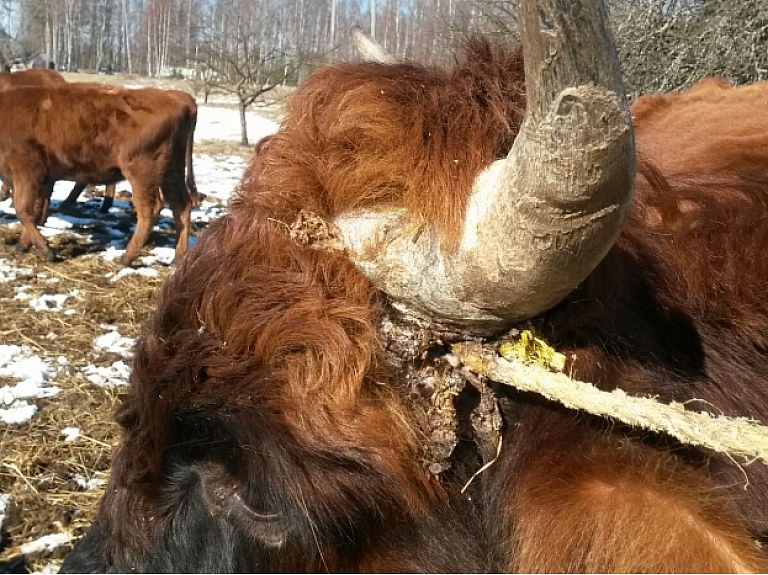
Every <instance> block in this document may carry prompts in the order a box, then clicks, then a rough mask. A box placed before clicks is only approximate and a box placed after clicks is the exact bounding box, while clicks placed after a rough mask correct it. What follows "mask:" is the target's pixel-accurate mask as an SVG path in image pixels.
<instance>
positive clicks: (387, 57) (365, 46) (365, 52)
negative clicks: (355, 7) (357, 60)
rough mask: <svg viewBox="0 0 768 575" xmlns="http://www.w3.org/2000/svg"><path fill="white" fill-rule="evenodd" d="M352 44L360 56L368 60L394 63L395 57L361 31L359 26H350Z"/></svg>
mask: <svg viewBox="0 0 768 575" xmlns="http://www.w3.org/2000/svg"><path fill="white" fill-rule="evenodd" d="M350 33H351V34H352V44H354V46H355V48H356V49H357V51H358V52H359V53H360V57H361V58H362V59H363V60H367V61H369V62H378V63H379V64H394V63H395V62H397V59H396V58H395V57H394V56H393V55H392V54H390V53H389V52H387V51H386V50H385V49H384V46H382V45H381V44H379V43H378V42H377V41H376V40H374V39H373V38H371V37H370V36H369V35H368V34H366V33H365V32H363V30H362V28H360V26H352V29H351V30H350Z"/></svg>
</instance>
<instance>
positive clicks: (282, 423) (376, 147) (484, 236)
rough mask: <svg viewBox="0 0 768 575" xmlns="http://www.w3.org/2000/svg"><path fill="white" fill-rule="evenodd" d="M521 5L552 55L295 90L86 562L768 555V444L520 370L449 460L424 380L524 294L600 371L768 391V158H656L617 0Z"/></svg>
mask: <svg viewBox="0 0 768 575" xmlns="http://www.w3.org/2000/svg"><path fill="white" fill-rule="evenodd" d="M520 10H521V18H520V19H521V21H522V22H523V34H522V36H523V44H524V50H525V62H524V64H523V61H522V60H521V59H520V57H519V55H517V54H516V53H515V52H508V51H505V50H503V49H492V48H490V47H489V46H488V45H487V44H484V43H479V44H474V45H472V46H471V47H470V49H469V50H468V53H467V57H466V59H465V60H464V61H462V62H460V63H459V64H458V65H457V67H456V68H455V69H453V70H449V71H441V70H435V69H432V68H422V67H419V66H415V65H411V64H407V63H404V64H395V65H380V64H374V63H367V64H350V65H346V66H335V67H332V68H328V69H325V70H323V71H320V72H318V73H317V74H315V75H313V76H312V77H311V78H309V79H308V80H307V81H306V82H305V83H304V84H303V86H302V87H301V88H300V89H299V90H298V91H297V92H296V94H295V95H294V97H293V98H292V100H291V102H290V105H289V109H288V113H287V115H286V118H285V121H284V122H283V124H282V126H281V129H280V131H279V132H278V133H277V134H275V135H274V136H273V137H271V138H270V139H269V140H266V141H263V142H262V143H261V144H260V145H259V147H258V149H257V152H256V154H255V156H254V158H253V160H252V162H251V164H250V166H249V169H248V172H247V174H246V175H245V177H244V179H243V182H242V185H241V189H240V193H239V196H238V198H237V199H236V200H235V201H233V203H232V205H231V210H230V213H229V214H228V215H227V216H225V217H223V218H221V219H219V220H217V221H216V222H214V223H213V224H212V225H211V226H210V227H209V228H208V229H207V230H206V232H205V234H204V236H203V238H202V239H201V240H200V242H199V243H198V244H197V246H196V247H195V248H194V249H193V250H192V251H191V252H190V253H189V254H188V256H187V257H185V258H184V260H183V261H182V262H181V265H180V267H179V268H178V269H177V271H176V272H175V273H174V274H173V275H172V276H171V277H170V278H169V279H168V282H167V283H166V285H165V287H164V289H163V292H162V296H161V299H160V302H159V304H158V311H157V313H156V315H155V318H154V320H153V322H152V323H151V324H150V325H149V326H147V329H146V331H145V333H144V335H143V336H142V338H141V339H140V341H139V343H138V346H137V350H136V355H135V360H134V371H133V373H132V385H131V388H130V390H129V394H128V397H127V398H126V400H125V402H124V403H123V404H122V406H121V407H120V409H119V413H118V420H119V422H120V424H121V425H122V426H123V429H124V437H123V440H122V443H121V445H120V447H119V448H118V450H117V451H116V453H115V456H114V459H113V469H112V474H111V479H110V484H109V486H108V488H107V491H106V495H105V498H104V500H103V503H102V505H101V509H100V512H99V516H98V518H97V520H96V522H95V523H94V525H93V527H92V529H91V531H90V532H89V533H88V534H87V535H86V537H85V538H84V540H82V541H81V542H80V543H79V544H78V545H77V546H76V548H75V549H74V551H73V552H72V553H71V554H70V556H69V557H68V558H67V559H66V560H65V563H64V565H63V570H64V571H109V570H114V571H128V570H138V571H164V570H166V571H194V570H198V569H199V570H208V571H238V570H243V571H282V570H290V571H304V570H306V571H320V570H323V571H357V572H361V571H390V572H394V571H443V570H457V571H472V570H491V571H503V570H512V571H518V570H519V571H523V572H534V571H537V572H539V571H540V572H570V571H599V572H610V571H634V572H639V571H643V572H645V571H664V572H675V571H689V572H709V571H718V572H722V571H764V570H766V569H767V568H768V560H767V559H766V556H765V553H764V551H763V550H762V549H761V547H760V546H759V545H758V543H757V542H759V541H762V540H764V539H765V537H766V531H765V526H766V525H768V517H766V513H768V506H767V505H766V498H768V471H767V470H766V468H765V467H764V466H762V465H758V464H753V465H744V466H739V465H738V463H737V462H735V461H733V460H732V459H729V458H728V457H727V456H723V455H720V454H715V453H710V452H707V451H705V450H702V449H697V448H694V447H691V446H687V445H681V444H679V443H677V442H676V441H674V440H672V439H671V438H669V437H666V436H664V435H661V434H653V433H645V432H641V431H638V430H634V429H627V428H625V427H624V426H621V425H617V424H615V423H612V422H608V421H605V420H602V419H600V418H596V417H592V416H590V415H587V414H583V413H575V412H573V411H569V410H567V409H565V408H563V407H562V406H559V405H556V404H553V403H551V402H548V401H546V400H544V399H542V398H540V397H536V396H532V395H530V394H525V393H519V392H516V391H514V390H511V389H507V388H499V387H498V386H495V385H493V384H492V382H489V383H488V384H487V386H486V387H487V389H490V390H491V391H492V392H493V394H495V401H497V402H498V404H499V405H500V406H501V411H502V415H503V429H502V435H501V437H502V439H503V441H502V443H501V448H500V452H499V458H498V460H496V461H495V462H494V463H493V465H491V466H490V467H489V468H488V469H487V470H486V471H485V472H484V473H483V474H482V475H480V476H479V478H478V479H476V480H475V481H474V482H473V483H472V484H471V486H470V488H469V490H468V491H467V493H468V498H467V499H463V498H461V497H459V496H458V491H459V488H460V487H461V486H463V485H465V483H466V480H467V479H468V477H469V475H470V471H469V470H471V469H476V468H477V467H479V465H480V464H482V463H484V462H490V461H491V458H490V457H489V456H487V455H486V450H485V449H484V446H483V440H482V438H480V437H478V436H474V435H472V429H473V428H472V426H465V427H464V428H463V431H464V432H466V435H464V437H463V442H462V445H461V446H460V448H457V449H456V450H454V452H453V453H452V454H451V456H450V459H451V464H452V465H451V467H450V469H449V470H448V471H446V472H444V473H441V474H440V476H439V477H435V476H434V474H431V473H430V472H429V470H428V466H427V465H426V464H425V462H424V457H425V449H424V442H425V438H424V433H425V432H424V430H425V429H426V423H427V414H426V413H425V411H422V410H421V409H420V408H419V405H421V404H420V403H419V402H418V401H417V400H415V399H414V398H413V397H412V396H410V395H409V394H411V393H412V392H413V391H414V389H412V388H411V386H410V382H409V378H411V377H412V376H414V374H418V372H419V371H420V370H423V369H431V370H432V371H431V373H432V374H433V375H432V377H433V379H434V380H436V379H439V378H440V377H447V378H451V377H455V378H462V377H463V375H462V374H463V373H464V372H463V371H461V369H460V367H459V368H454V367H453V366H452V364H451V363H449V362H446V361H445V360H444V359H443V358H444V356H445V351H446V346H447V344H448V343H450V342H451V341H454V340H460V339H462V338H467V337H472V338H477V337H491V338H496V337H499V336H503V335H504V333H505V331H506V330H508V329H509V328H510V327H511V326H513V325H515V324H516V323H517V322H519V321H522V320H524V319H526V318H527V319H530V321H531V322H532V323H533V324H534V325H535V327H536V328H537V330H538V331H540V332H541V333H543V334H545V335H546V336H547V338H548V339H549V340H550V341H551V342H552V343H554V345H555V347H557V348H558V349H559V350H560V351H562V352H563V353H565V354H566V356H567V357H568V358H569V361H568V365H567V366H566V371H567V372H569V373H572V375H573V376H574V377H575V378H578V379H581V380H587V381H591V382H593V383H595V384H596V385H598V386H599V387H601V388H603V389H613V388H621V389H623V390H625V391H627V392H629V393H637V394H647V395H652V396H655V397H658V398H659V399H661V400H663V401H670V400H676V401H689V400H692V399H694V398H696V399H698V400H701V401H702V404H703V405H704V406H705V407H706V408H707V409H709V410H711V409H717V410H718V411H719V412H723V413H725V414H729V415H742V416H751V417H755V418H758V419H759V418H761V417H765V414H766V413H768V393H767V392H766V385H765V382H766V380H768V362H767V361H766V359H768V358H766V349H768V300H766V298H765V289H766V288H765V286H766V279H768V260H766V258H763V257H760V254H762V252H763V251H764V250H765V248H766V245H768V226H766V224H765V222H766V217H768V195H767V194H766V182H764V181H755V179H754V178H753V177H751V176H750V177H746V178H742V177H740V176H739V174H738V173H737V174H730V175H725V174H722V175H721V174H718V175H721V176H722V177H718V178H717V179H714V180H713V177H712V174H711V173H708V172H706V171H705V172H704V173H703V174H701V175H697V174H695V173H694V174H689V175H688V176H686V178H683V179H680V180H678V179H676V178H675V177H674V176H673V175H669V176H668V175H666V174H665V173H664V172H663V171H662V170H659V168H658V167H656V166H654V165H653V164H652V163H650V162H647V161H641V162H640V163H639V165H638V168H637V170H636V164H635V158H636V156H635V148H634V146H633V137H632V130H631V126H630V123H629V110H628V108H627V105H626V101H625V100H624V98H623V96H622V92H621V85H620V79H619V73H618V65H617V62H616V58H615V54H614V51H613V48H612V46H611V44H610V40H609V38H608V35H607V32H606V30H605V28H604V22H605V14H604V9H603V7H602V5H600V4H599V2H592V1H588V0H583V1H575V0H563V1H561V2H555V1H544V0H542V1H540V2H536V1H533V0H531V1H529V2H521V7H520ZM523 67H524V69H525V86H524V85H523ZM726 92H728V90H726ZM526 100H527V102H526ZM702 126H703V123H702V122H698V123H695V124H692V125H690V126H688V129H689V130H691V131H695V130H697V129H699V128H702ZM700 134H701V137H702V138H713V139H714V140H717V139H718V138H720V139H721V140H720V141H721V143H722V145H723V146H727V145H730V143H729V139H728V132H727V129H725V128H723V129H722V130H720V131H715V132H713V133H709V132H708V130H707V129H705V128H702V129H701V132H700ZM649 142H650V140H645V139H644V138H640V137H638V155H639V156H641V157H643V156H644V155H645V156H651V153H650V152H651V147H650V146H651V144H650V143H649ZM659 145H660V146H661V145H663V140H662V141H661V143H660V144H659ZM644 146H649V147H648V152H647V153H646V152H645V151H644ZM662 149H663V148H662ZM713 149H717V148H716V147H713ZM656 151H658V148H656ZM733 153H734V154H737V153H738V152H737V151H733ZM635 180H636V186H635ZM633 198H634V199H633ZM494 202H495V203H494ZM307 213H311V214H312V215H313V216H314V218H315V221H316V223H317V226H316V227H315V228H313V230H314V231H313V234H306V233H304V234H302V233H301V232H302V229H301V228H300V227H297V226H296V223H297V222H300V221H302V218H306V214H307ZM304 231H306V230H304ZM222 254H226V257H222ZM414 320H415V321H414ZM475 383H477V382H475ZM480 383H482V382H480ZM467 387H469V386H467ZM465 389H466V388H465ZM484 389H485V388H484ZM422 392H423V393H424V394H425V395H429V389H422ZM477 393H479V392H475V394H476V395H477ZM470 399H472V395H471V393H469V394H466V393H464V391H462V392H461V395H460V396H459V397H457V399H456V402H455V403H454V407H455V408H456V410H457V412H458V419H459V421H465V422H466V421H469V420H470V419H471V415H472V414H471V413H469V412H468V411H466V408H467V405H466V403H468V400H470ZM711 406H715V407H714V408H712V407H711ZM494 451H495V450H494Z"/></svg>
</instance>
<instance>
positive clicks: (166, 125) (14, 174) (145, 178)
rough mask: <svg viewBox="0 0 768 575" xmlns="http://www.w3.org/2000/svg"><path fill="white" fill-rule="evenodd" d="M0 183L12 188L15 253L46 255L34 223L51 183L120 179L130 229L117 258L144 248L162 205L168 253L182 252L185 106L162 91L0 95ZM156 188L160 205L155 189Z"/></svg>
mask: <svg viewBox="0 0 768 575" xmlns="http://www.w3.org/2000/svg"><path fill="white" fill-rule="evenodd" d="M0 116H2V117H3V122H2V124H0V178H2V180H3V181H5V182H10V183H12V186H13V188H14V192H15V195H14V203H15V206H16V212H17V215H18V217H19V220H20V221H21V223H22V233H21V237H20V239H19V243H18V247H19V249H22V250H24V249H28V248H29V247H31V246H32V245H35V246H36V247H37V249H39V250H40V251H41V252H42V253H43V254H46V255H47V257H49V258H50V257H52V256H53V254H52V252H51V250H50V248H49V247H48V245H47V243H46V241H45V239H44V238H43V237H42V236H41V235H40V232H39V231H38V230H37V227H36V223H40V220H41V219H42V218H44V216H45V214H46V213H47V203H48V201H49V199H50V194H51V192H52V188H53V183H54V182H55V181H56V180H59V179H69V180H75V181H78V182H90V183H94V184H110V183H115V182H117V181H120V180H122V179H127V180H128V181H129V182H130V183H131V188H132V190H133V205H134V208H135V210H136V216H137V225H136V230H135V232H134V234H133V237H132V238H131V240H130V242H129V243H128V246H127V248H126V253H125V255H124V257H123V259H122V261H123V263H124V264H129V263H130V262H131V261H133V259H134V258H135V257H136V255H137V254H138V252H139V250H140V249H141V247H142V246H143V245H144V243H145V241H146V240H147V237H148V236H149V232H150V231H151V227H152V225H153V224H154V222H155V220H156V219H157V216H158V215H159V212H160V209H161V208H162V203H163V202H162V199H165V201H166V202H168V204H169V205H170V207H171V210H172V211H173V213H174V219H175V223H176V232H177V243H176V255H177V257H181V255H183V254H184V252H185V251H186V248H187V241H188V236H189V217H190V209H191V199H190V193H188V191H187V189H186V187H185V183H184V177H185V176H184V167H185V162H186V156H187V155H188V153H189V152H188V146H189V134H190V131H191V129H192V125H191V118H190V113H189V110H188V107H187V105H186V104H184V103H182V102H181V101H180V100H179V98H178V97H177V96H176V95H174V94H168V93H166V92H165V91H163V90H156V89H151V88H145V89H142V90H124V89H116V88H115V89H106V88H104V87H103V86H88V85H76V84H62V85H59V86H56V87H21V88H16V89H13V90H7V91H5V92H0ZM161 187H162V192H163V195H162V199H161V196H160V188H161Z"/></svg>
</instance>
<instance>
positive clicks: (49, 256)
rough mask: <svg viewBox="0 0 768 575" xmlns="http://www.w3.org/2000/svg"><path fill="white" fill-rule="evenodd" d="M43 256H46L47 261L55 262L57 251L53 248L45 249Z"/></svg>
mask: <svg viewBox="0 0 768 575" xmlns="http://www.w3.org/2000/svg"><path fill="white" fill-rule="evenodd" d="M43 257H44V258H45V261H48V262H55V261H56V252H55V251H53V250H52V249H51V248H48V249H47V250H45V253H44V254H43Z"/></svg>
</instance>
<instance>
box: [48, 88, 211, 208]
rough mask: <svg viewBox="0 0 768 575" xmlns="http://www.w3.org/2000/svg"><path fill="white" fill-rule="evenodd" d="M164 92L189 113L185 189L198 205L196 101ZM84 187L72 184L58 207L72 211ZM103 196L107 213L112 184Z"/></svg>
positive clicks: (188, 97) (111, 202) (113, 195)
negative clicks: (196, 180) (195, 155)
mask: <svg viewBox="0 0 768 575" xmlns="http://www.w3.org/2000/svg"><path fill="white" fill-rule="evenodd" d="M80 85H81V86H82V85H84V84H80ZM87 85H88V86H102V87H103V88H104V89H105V90H109V89H110V87H109V86H106V85H102V84H87ZM166 92H167V94H168V95H169V96H172V97H174V98H176V99H177V100H178V101H179V104H180V105H181V106H182V108H183V109H184V110H185V113H187V114H189V123H190V130H189V134H188V136H187V148H186V165H187V176H186V184H187V191H188V192H189V195H190V199H191V201H192V206H193V207H198V206H199V205H200V195H199V193H198V191H197V183H196V182H195V171H194V166H193V152H194V142H195V127H196V126H197V102H196V101H195V98H194V97H193V96H192V95H190V94H188V93H187V92H183V91H181V90H166ZM86 187H87V184H82V183H76V184H75V185H74V186H72V190H71V191H70V192H69V195H68V196H67V197H66V198H65V199H64V201H63V202H62V203H61V204H60V206H59V209H60V210H61V211H64V212H71V211H73V209H74V207H75V204H76V203H77V199H78V198H79V197H80V194H82V193H83V191H84V190H85V189H86ZM103 197H104V199H103V201H102V203H101V209H100V211H101V212H102V213H107V212H108V211H109V210H110V208H111V207H112V206H113V204H114V200H115V185H114V184H109V185H108V186H106V188H105V190H104V196H103Z"/></svg>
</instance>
